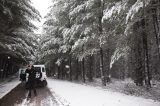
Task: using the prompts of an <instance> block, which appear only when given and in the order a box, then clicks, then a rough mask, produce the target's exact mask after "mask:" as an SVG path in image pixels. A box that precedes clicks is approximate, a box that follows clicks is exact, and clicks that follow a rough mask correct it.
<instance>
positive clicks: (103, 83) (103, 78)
mask: <svg viewBox="0 0 160 106" xmlns="http://www.w3.org/2000/svg"><path fill="white" fill-rule="evenodd" d="M100 4H101V5H100V15H99V22H98V23H99V38H100V42H99V46H100V47H99V49H100V71H101V80H102V85H103V86H106V75H105V74H106V73H105V71H104V69H103V67H104V66H103V48H102V36H103V26H102V17H103V10H104V1H103V0H100Z"/></svg>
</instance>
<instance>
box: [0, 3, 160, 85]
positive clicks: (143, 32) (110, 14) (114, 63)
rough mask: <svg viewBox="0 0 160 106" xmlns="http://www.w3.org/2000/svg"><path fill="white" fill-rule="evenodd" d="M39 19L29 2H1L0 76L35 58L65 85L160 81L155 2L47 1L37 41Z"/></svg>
mask: <svg viewBox="0 0 160 106" xmlns="http://www.w3.org/2000/svg"><path fill="white" fill-rule="evenodd" d="M40 17H41V16H40V15H39V12H38V11H37V10H36V9H35V8H34V7H32V5H31V1H30V0H12V1H10V0H0V27H1V29H0V69H1V71H0V78H3V77H5V76H6V75H8V74H7V73H9V74H11V73H14V72H16V70H17V69H18V68H19V67H20V65H22V64H26V63H27V62H28V61H30V60H34V61H35V63H37V64H45V65H46V67H47V74H48V76H54V77H56V78H58V79H64V80H70V81H72V80H79V81H83V82H86V81H93V80H94V78H101V82H102V85H104V86H105V85H106V84H109V83H110V82H112V78H116V79H122V80H123V79H126V78H131V79H133V81H134V82H135V83H136V85H137V86H146V87H148V88H149V87H151V86H152V80H160V69H159V68H160V65H159V63H160V0H52V5H51V6H50V11H49V13H48V14H47V15H46V16H45V19H46V21H45V22H44V24H43V31H42V32H43V33H42V34H40V36H38V38H37V36H36V34H35V33H34V30H35V29H36V26H34V25H33V24H32V21H31V20H37V21H39V19H40ZM37 39H38V40H37Z"/></svg>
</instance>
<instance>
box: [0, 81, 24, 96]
mask: <svg viewBox="0 0 160 106" xmlns="http://www.w3.org/2000/svg"><path fill="white" fill-rule="evenodd" d="M20 83H21V82H20V81H19V79H18V78H11V79H7V80H6V81H4V82H1V83H0V99H2V98H3V97H4V96H5V95H7V94H8V93H9V92H10V91H11V90H12V89H14V88H15V87H16V86H17V85H18V84H20Z"/></svg>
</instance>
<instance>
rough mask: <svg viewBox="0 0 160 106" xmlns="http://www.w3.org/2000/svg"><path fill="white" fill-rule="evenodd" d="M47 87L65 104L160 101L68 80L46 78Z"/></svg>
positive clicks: (124, 105) (131, 105) (134, 105)
mask: <svg viewBox="0 0 160 106" xmlns="http://www.w3.org/2000/svg"><path fill="white" fill-rule="evenodd" d="M48 87H49V88H50V89H51V92H52V93H54V94H56V95H58V96H57V97H58V98H59V100H61V101H62V102H63V103H65V104H64V105H65V106H160V102H154V101H153V100H151V99H144V98H140V97H135V96H128V95H125V94H122V93H117V92H112V91H107V90H104V89H102V88H100V87H93V86H85V85H82V84H76V83H71V82H68V81H59V80H54V79H48Z"/></svg>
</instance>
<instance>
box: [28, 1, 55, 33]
mask: <svg viewBox="0 0 160 106" xmlns="http://www.w3.org/2000/svg"><path fill="white" fill-rule="evenodd" d="M31 1H32V3H33V4H32V5H33V6H34V7H35V8H36V9H37V10H38V11H39V12H40V14H41V16H42V19H41V22H33V23H34V24H35V25H36V26H37V27H38V28H39V30H38V31H36V33H41V30H42V24H43V22H44V16H45V15H46V14H47V13H48V12H49V9H48V8H49V6H50V5H51V4H52V1H51V0H31Z"/></svg>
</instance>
